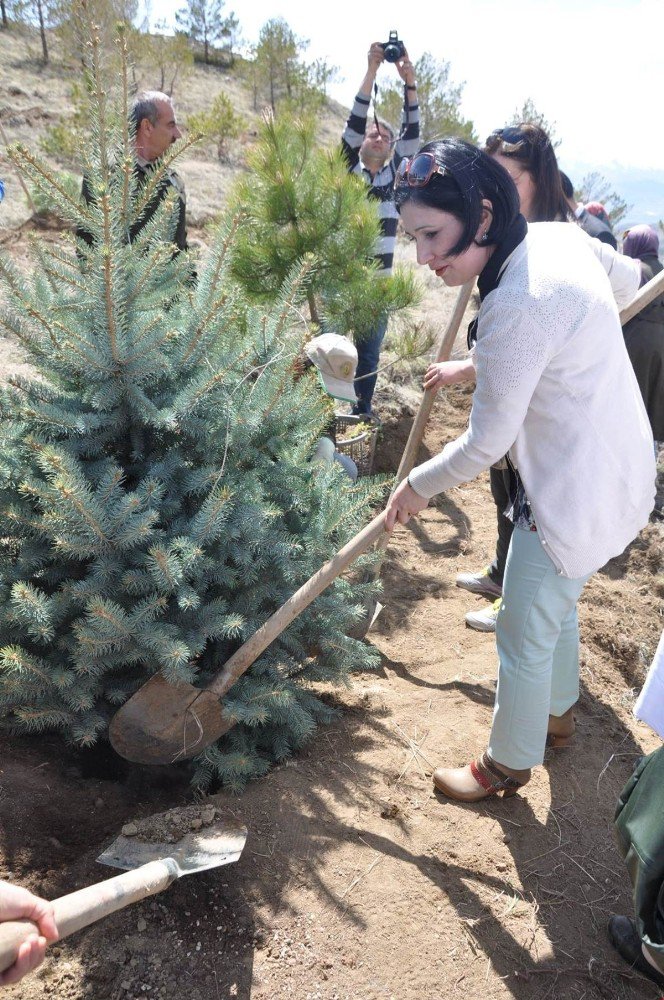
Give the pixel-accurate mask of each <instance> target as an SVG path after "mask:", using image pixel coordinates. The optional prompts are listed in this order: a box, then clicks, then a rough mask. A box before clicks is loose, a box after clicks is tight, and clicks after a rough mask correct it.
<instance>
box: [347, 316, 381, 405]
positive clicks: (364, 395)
mask: <svg viewBox="0 0 664 1000" xmlns="http://www.w3.org/2000/svg"><path fill="white" fill-rule="evenodd" d="M386 330H387V316H384V317H383V318H382V319H380V320H379V322H378V325H377V326H376V328H375V330H373V331H372V332H371V333H367V334H365V335H364V336H363V337H362V338H361V339H360V338H359V337H358V339H357V340H356V342H355V346H356V347H357V370H356V372H355V395H356V396H357V403H355V404H354V406H353V413H356V414H370V413H371V400H372V399H373V394H374V389H375V388H376V379H377V378H378V375H376V374H373V375H369V372H376V371H377V369H378V362H379V359H380V348H381V345H382V343H383V338H384V337H385V331H386ZM362 375H369V377H368V378H360V376H362Z"/></svg>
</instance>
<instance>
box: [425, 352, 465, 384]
mask: <svg viewBox="0 0 664 1000" xmlns="http://www.w3.org/2000/svg"><path fill="white" fill-rule="evenodd" d="M474 378H475V366H474V364H473V362H472V360H471V359H470V358H466V359H465V361H437V362H435V364H432V365H429V367H428V368H427V370H426V373H425V375H424V388H425V389H433V391H434V392H438V390H439V389H442V387H443V386H445V385H456V384H457V382H470V381H472V379H474Z"/></svg>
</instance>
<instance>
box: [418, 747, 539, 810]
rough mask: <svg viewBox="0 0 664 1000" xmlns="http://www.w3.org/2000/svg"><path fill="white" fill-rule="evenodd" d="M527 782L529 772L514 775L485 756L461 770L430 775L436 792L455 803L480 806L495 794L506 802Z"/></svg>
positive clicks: (451, 769)
mask: <svg viewBox="0 0 664 1000" xmlns="http://www.w3.org/2000/svg"><path fill="white" fill-rule="evenodd" d="M529 780H530V769H527V770H524V771H516V770H514V769H513V768H510V767H505V766H504V765H503V764H500V765H498V764H496V763H495V761H492V760H491V758H490V757H489V755H488V753H484V754H482V756H481V757H480V758H479V760H475V761H472V763H470V764H467V765H466V766H465V767H438V768H436V770H435V771H434V772H433V783H434V785H435V787H436V788H437V789H438V791H439V792H442V793H443V795H447V796H448V798H450V799H457V800H458V801H459V802H480V801H481V800H482V799H486V798H488V797H489V796H490V795H497V794H498V792H502V793H503V798H509V797H510V796H512V795H516V793H517V792H518V790H519V788H521V786H522V785H525V784H526V782H527V781H529Z"/></svg>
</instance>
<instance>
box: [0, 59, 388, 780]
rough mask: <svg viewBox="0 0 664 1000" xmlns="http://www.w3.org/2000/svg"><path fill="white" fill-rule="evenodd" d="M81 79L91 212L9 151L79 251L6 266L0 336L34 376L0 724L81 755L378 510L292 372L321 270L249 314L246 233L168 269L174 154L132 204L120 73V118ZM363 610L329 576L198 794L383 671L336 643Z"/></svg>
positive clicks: (2, 557) (5, 477) (17, 391)
mask: <svg viewBox="0 0 664 1000" xmlns="http://www.w3.org/2000/svg"><path fill="white" fill-rule="evenodd" d="M90 65H91V66H92V79H91V86H90V93H91V99H90V107H91V119H90V129H89V137H88V141H87V143H86V145H85V149H84V154H83V155H84V158H83V167H84V170H85V173H86V176H87V178H88V180H89V183H90V189H91V191H92V192H93V202H92V204H89V205H88V204H82V203H80V202H79V200H78V199H74V198H72V197H71V195H69V194H68V193H67V191H66V190H64V189H62V188H60V187H59V185H58V182H57V179H56V177H55V176H54V175H53V174H52V172H51V171H50V170H49V168H48V166H46V165H45V164H44V163H43V162H42V161H41V160H40V159H39V158H38V157H37V156H36V155H35V154H34V153H32V152H30V150H28V149H27V148H25V147H23V146H17V147H14V148H13V149H12V153H11V155H12V158H13V161H14V162H15V164H17V165H18V166H20V167H21V169H22V170H23V171H24V173H25V175H26V176H27V177H28V178H29V180H30V181H31V182H32V183H33V184H35V185H36V186H37V187H40V188H42V189H44V190H45V191H48V192H49V196H50V198H51V199H52V200H53V201H55V202H56V203H57V204H58V208H59V212H60V215H61V216H62V217H63V218H65V219H67V220H68V221H69V223H70V224H71V225H72V227H74V228H75V227H79V228H81V229H84V230H86V231H87V232H89V233H91V234H92V236H93V242H92V246H88V245H87V244H86V243H83V242H81V241H79V242H78V243H75V242H74V239H73V237H71V238H70V239H69V241H68V242H67V241H64V242H63V243H62V245H53V244H50V245H48V244H44V245H39V244H37V245H36V248H35V254H36V258H35V262H34V267H33V269H32V270H31V272H30V273H29V275H28V276H26V275H24V274H22V273H20V272H19V271H18V270H17V269H16V268H15V267H14V266H13V265H12V264H11V263H10V261H9V260H8V259H7V258H6V257H2V258H0V277H1V279H2V283H3V286H4V288H3V304H2V306H1V307H0V327H2V328H4V330H5V331H9V332H10V333H11V334H13V335H14V336H16V337H17V338H18V339H19V340H20V342H21V343H22V344H23V346H24V348H25V351H26V354H27V356H28V358H29V359H30V361H31V362H32V364H33V365H34V367H35V369H36V377H35V378H32V379H29V378H25V377H22V376H14V377H11V378H10V379H9V380H8V383H7V384H6V385H5V386H4V387H3V388H2V391H1V392H0V524H1V525H2V528H1V529H0V712H1V715H2V720H3V721H2V724H3V725H4V727H5V728H9V729H10V730H11V731H18V732H28V733H40V732H43V731H46V730H55V731H58V732H59V733H61V734H62V735H63V736H64V738H65V739H67V740H68V741H70V742H72V743H74V744H78V745H89V744H92V743H94V742H95V741H96V740H98V739H100V738H103V737H104V734H105V732H106V728H107V725H108V721H109V718H110V716H111V715H112V714H113V712H114V711H115V709H116V708H117V707H118V706H119V705H121V704H122V703H123V702H124V701H125V700H126V699H127V698H128V697H129V696H130V695H131V694H132V693H133V692H134V691H136V690H137V688H138V687H139V686H140V685H141V684H142V683H144V682H145V681H146V680H147V679H148V678H149V677H150V676H152V675H153V674H154V673H155V672H157V671H163V673H164V675H165V676H166V678H167V679H168V680H169V681H173V682H177V681H179V680H186V681H189V682H194V683H197V684H200V685H201V686H202V685H203V684H204V683H205V680H206V678H207V677H209V676H210V675H211V674H212V673H214V672H216V671H217V670H219V669H220V668H221V666H222V665H223V663H224V662H225V660H226V659H227V657H228V656H229V655H230V654H231V653H232V652H233V651H234V650H235V649H236V648H237V646H238V645H239V644H240V643H241V642H242V641H243V639H244V638H246V637H247V636H249V635H251V634H252V633H253V632H254V631H255V629H256V628H257V627H259V626H260V625H261V624H262V623H263V622H264V621H265V619H266V618H267V617H268V616H269V615H270V614H271V613H272V612H273V611H274V610H276V608H277V607H278V606H280V604H281V603H283V601H284V600H285V599H286V598H287V597H288V596H289V595H290V594H291V593H292V592H293V591H294V590H295V589H296V588H297V587H298V586H299V585H301V584H302V583H303V582H304V580H305V579H307V578H308V577H309V576H310V575H311V574H312V573H313V572H314V571H315V570H316V569H317V568H318V567H319V566H320V564H321V563H322V562H323V561H325V560H326V559H327V558H329V557H330V556H331V555H332V553H333V552H334V551H336V550H337V549H338V548H339V547H340V546H341V545H342V544H344V543H345V542H346V541H347V540H348V539H349V538H350V537H351V536H352V535H353V534H354V533H355V532H356V531H357V530H359V528H360V527H361V526H362V524H363V523H364V522H365V521H366V520H367V519H368V516H369V510H368V507H369V503H370V501H371V500H375V499H376V496H377V492H378V487H377V486H376V484H375V483H371V482H370V481H369V482H368V483H367V482H362V481H360V484H359V485H356V486H350V485H349V481H348V479H347V478H346V477H345V474H344V473H343V471H341V469H340V468H339V467H337V466H336V464H334V463H333V464H331V465H327V466H321V465H312V464H311V462H310V460H309V459H310V455H311V452H312V448H313V445H314V442H315V440H316V439H317V437H318V436H319V434H320V432H321V429H322V427H323V426H324V425H325V423H326V422H327V421H328V419H329V406H328V403H327V402H326V398H325V397H323V396H322V394H321V391H320V389H319V387H318V384H317V382H316V380H315V379H314V378H312V377H309V376H307V375H305V376H304V377H301V378H298V377H297V375H296V373H295V366H294V365H293V360H294V358H295V357H296V356H297V355H298V354H299V351H300V348H301V343H302V340H303V337H304V336H305V335H306V333H307V328H306V324H303V323H302V320H301V317H300V315H299V311H298V310H296V309H295V308H294V303H295V301H296V299H297V298H298V296H299V295H300V288H301V286H302V284H303V283H304V284H306V282H307V281H308V280H311V274H312V267H313V265H312V263H311V261H308V260H305V261H302V260H300V261H299V262H297V263H296V265H295V266H294V267H292V268H291V269H290V271H289V272H288V273H287V274H286V275H284V276H283V277H284V280H283V283H282V285H281V287H280V289H279V291H278V293H277V294H276V296H274V300H273V302H272V303H271V304H270V306H269V308H267V309H263V308H259V307H257V306H256V305H255V304H253V303H252V302H250V301H249V300H248V298H247V295H246V294H245V293H244V291H243V290H242V289H241V288H240V287H239V286H238V285H237V283H236V282H235V281H234V280H233V278H232V266H233V259H234V253H235V246H236V245H237V243H238V242H242V240H243V239H244V238H245V237H244V235H243V223H242V222H241V221H239V220H238V219H233V220H231V221H229V222H227V223H225V224H224V225H222V226H221V227H220V228H219V230H218V231H217V232H216V234H215V236H214V239H213V242H212V245H211V246H210V248H209V251H208V253H207V256H206V257H205V260H204V261H203V263H202V264H200V263H199V265H198V269H197V270H198V278H197V280H196V281H195V282H192V265H191V262H190V261H189V259H188V255H187V254H185V253H180V254H177V255H174V254H173V252H172V244H171V243H170V236H171V235H172V233H173V229H174V225H175V218H176V216H175V211H174V209H175V206H174V204H173V201H174V199H173V201H171V200H170V199H166V200H165V201H164V202H163V203H162V205H161V207H160V208H159V210H158V211H157V212H156V214H155V215H154V216H153V217H152V218H151V219H150V221H149V222H148V223H147V224H146V225H145V226H144V227H143V228H142V229H141V230H140V234H139V235H138V236H137V237H136V239H135V241H134V242H133V243H129V242H128V238H127V234H128V232H129V230H130V228H131V226H132V224H133V223H134V222H135V221H136V220H137V219H138V218H139V217H140V216H141V213H142V212H143V211H144V209H145V206H146V205H147V204H148V203H149V201H150V198H151V195H152V192H153V191H154V189H155V187H156V186H157V185H158V184H159V183H160V181H161V178H162V177H163V176H164V173H165V171H166V170H167V169H168V167H169V165H170V163H171V162H172V158H173V157H174V156H176V155H177V153H178V151H179V150H178V147H172V148H171V151H170V152H169V153H168V154H167V155H166V156H165V157H164V158H163V160H162V161H161V162H160V164H159V166H158V167H157V168H156V169H155V171H154V174H153V177H152V181H151V182H150V183H149V184H145V185H144V186H143V187H138V186H137V183H136V179H135V173H134V170H133V155H132V148H131V136H130V134H129V133H128V129H127V120H128V106H127V89H126V73H125V75H124V79H125V87H124V92H123V95H122V99H121V101H120V106H119V109H118V108H113V107H111V106H110V105H109V103H107V99H106V96H105V91H106V79H105V78H104V74H103V72H102V68H101V67H100V63H99V47H98V45H97V44H96V43H94V42H93V44H92V45H91V47H90ZM183 146H184V143H183V142H181V143H180V144H179V148H180V149H181V148H182V147H183ZM259 280H262V279H259ZM366 597H367V590H366V588H365V585H362V584H360V583H356V582H353V583H351V581H350V580H348V579H343V580H340V581H337V583H336V584H335V585H334V586H333V587H332V588H330V589H329V590H328V591H326V592H325V593H324V594H322V595H321V596H320V597H319V598H318V599H317V600H316V601H315V602H314V603H313V604H312V605H311V606H310V608H309V609H307V611H306V612H305V613H304V614H302V615H301V616H300V617H299V618H298V619H297V620H296V621H295V622H294V623H293V624H292V625H291V626H290V627H289V628H288V629H287V630H286V632H285V633H284V634H283V635H282V636H281V637H280V639H279V640H278V641H276V642H275V643H273V645H272V646H271V647H270V648H269V649H268V650H267V651H266V652H265V653H264V654H263V656H261V657H260V659H259V660H258V661H257V662H256V663H255V664H254V665H253V667H252V668H251V669H250V671H249V672H248V673H247V674H245V676H244V677H243V678H242V679H241V680H240V681H239V682H238V683H237V684H236V685H235V687H234V688H233V689H232V691H231V692H230V696H229V698H228V703H229V705H230V706H231V707H232V711H233V713H234V715H235V717H236V718H237V720H238V724H237V726H236V727H235V728H234V729H233V730H231V731H230V733H229V734H228V735H227V736H225V737H224V738H223V739H222V740H220V741H219V742H218V743H217V744H215V745H213V746H211V747H209V748H208V749H207V750H206V751H205V753H204V754H202V755H201V757H199V758H198V759H197V761H196V762H195V772H194V776H193V781H194V782H195V784H197V785H199V786H207V785H209V784H210V783H211V782H217V781H221V782H223V783H224V784H225V785H226V786H228V787H230V788H233V789H241V788H242V787H243V785H244V784H245V783H246V781H247V780H249V779H251V778H253V777H256V776H257V775H259V774H261V773H263V772H265V771H266V770H267V769H268V767H269V765H270V762H271V761H273V760H279V759H283V758H284V757H286V756H287V755H288V754H289V753H291V752H292V750H293V749H294V748H296V747H298V746H299V745H300V744H301V743H302V742H303V741H304V740H306V739H307V738H309V737H311V735H312V733H313V732H314V731H315V728H316V726H317V724H318V723H319V722H321V721H325V720H327V719H329V718H330V716H331V714H332V710H331V709H330V707H329V706H328V705H326V704H325V702H324V701H323V700H321V698H320V697H319V695H318V694H317V693H316V690H315V689H314V688H313V687H312V682H316V681H321V680H324V681H331V682H334V683H337V684H338V683H345V682H346V681H347V679H348V675H349V672H350V671H351V670H353V669H364V668H366V667H369V666H371V665H373V664H374V663H375V662H376V655H375V653H374V652H373V651H372V650H371V649H370V648H369V647H368V646H365V645H364V644H363V643H360V642H356V641H354V640H352V639H349V638H348V637H347V636H346V632H347V631H348V629H349V626H350V625H351V624H352V623H353V622H354V621H356V620H357V619H358V618H359V616H360V615H361V614H362V613H363V606H362V602H363V600H366Z"/></svg>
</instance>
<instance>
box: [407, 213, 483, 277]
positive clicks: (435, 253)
mask: <svg viewBox="0 0 664 1000" xmlns="http://www.w3.org/2000/svg"><path fill="white" fill-rule="evenodd" d="M401 224H402V225H403V228H404V229H405V231H406V233H407V234H408V236H410V237H411V239H412V240H413V241H414V243H415V245H416V247H417V263H418V264H426V265H427V266H428V267H429V268H430V269H431V270H432V271H435V273H436V274H437V276H438V277H439V278H442V279H443V281H444V282H445V284H446V285H450V287H453V286H456V285H464V284H465V283H466V282H467V281H470V280H471V279H472V278H476V277H477V276H478V274H480V273H481V272H482V269H483V268H484V265H485V264H486V262H487V261H488V259H489V257H490V256H491V254H492V253H493V247H486V246H481V245H480V246H476V245H475V243H471V244H470V246H469V247H468V249H467V250H464V251H463V253H460V254H457V256H455V257H450V250H451V248H452V247H454V246H456V244H457V242H458V240H459V237H460V236H461V233H462V232H463V226H462V225H461V223H460V222H459V220H458V219H455V217H454V216H453V215H450V213H449V212H441V211H440V209H438V208H430V207H429V206H428V205H422V204H421V203H420V202H417V201H407V202H405V203H404V204H403V205H402V206H401ZM490 224H491V216H490V214H489V212H488V211H487V210H486V209H485V210H484V214H483V217H482V221H481V223H480V227H479V229H478V231H477V233H476V234H475V239H476V240H477V241H478V242H479V241H480V240H481V239H482V236H483V234H484V232H485V231H486V229H488V227H489V226H490Z"/></svg>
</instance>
